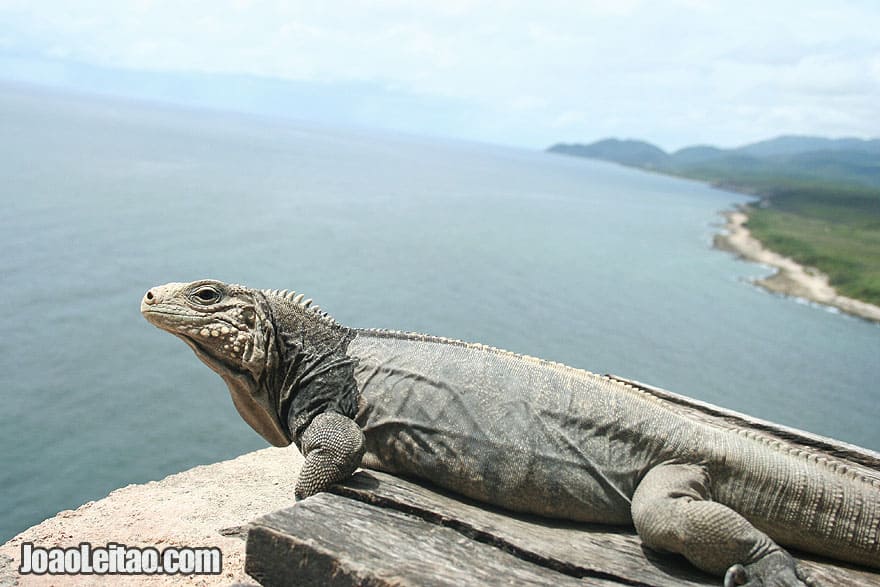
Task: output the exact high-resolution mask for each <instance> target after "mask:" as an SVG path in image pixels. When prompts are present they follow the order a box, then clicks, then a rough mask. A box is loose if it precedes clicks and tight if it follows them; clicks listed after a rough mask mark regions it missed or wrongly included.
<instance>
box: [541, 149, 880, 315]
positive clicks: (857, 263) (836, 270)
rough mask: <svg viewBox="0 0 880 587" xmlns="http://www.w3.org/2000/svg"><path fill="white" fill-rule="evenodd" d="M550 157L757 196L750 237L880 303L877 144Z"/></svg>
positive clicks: (584, 151)
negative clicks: (597, 162)
mask: <svg viewBox="0 0 880 587" xmlns="http://www.w3.org/2000/svg"><path fill="white" fill-rule="evenodd" d="M628 147H633V149H632V150H631V151H627V148H628ZM549 151H551V152H554V153H561V154H567V155H576V156H581V157H590V158H595V159H602V160H605V161H614V162H616V163H621V164H623V165H628V166H631V167H637V168H641V169H649V170H651V171H657V172H661V173H666V174H669V175H676V176H680V177H687V178H690V179H698V180H703V181H707V182H710V183H712V184H714V185H717V186H719V187H723V188H728V189H734V190H738V191H743V192H746V193H751V194H755V195H757V196H759V197H760V198H761V201H760V202H759V203H758V204H757V205H753V206H751V208H750V210H749V222H748V226H749V229H750V230H751V231H752V233H753V234H754V235H755V237H757V238H758V239H759V240H761V242H763V243H764V244H765V245H766V246H767V247H768V248H770V249H772V250H774V251H777V252H779V253H782V254H784V255H787V256H789V257H792V258H793V259H795V260H796V261H798V262H799V263H801V264H804V265H808V266H812V267H817V268H818V269H820V270H821V271H823V272H825V273H827V274H828V275H829V277H830V278H831V283H832V284H833V285H834V286H835V287H836V288H837V289H838V291H840V292H841V293H842V294H844V295H846V296H850V297H854V298H858V299H861V300H864V301H868V302H871V303H874V304H877V305H880V140H872V141H862V140H860V139H838V140H832V139H824V138H820V137H779V138H778V139H771V140H769V141H762V142H760V143H755V144H754V145H746V146H744V147H740V148H738V149H718V148H715V147H709V146H697V147H688V148H685V149H682V150H680V151H677V152H675V153H671V154H670V153H666V152H665V151H662V150H661V149H659V148H658V147H655V146H654V145H651V144H650V143H645V142H642V141H613V140H605V141H600V142H599V143H594V144H592V145H555V146H553V147H551V148H550V149H549Z"/></svg>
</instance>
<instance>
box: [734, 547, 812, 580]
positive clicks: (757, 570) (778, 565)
mask: <svg viewBox="0 0 880 587" xmlns="http://www.w3.org/2000/svg"><path fill="white" fill-rule="evenodd" d="M806 585H807V583H806V582H805V581H804V580H803V578H802V573H801V572H800V571H799V569H798V568H797V565H796V564H795V562H794V559H793V558H791V555H789V554H788V553H786V552H783V551H776V552H772V553H770V554H768V555H766V556H763V557H761V558H759V559H758V560H756V561H755V562H753V563H750V564H748V565H739V564H737V565H733V566H732V567H730V568H729V569H727V573H725V574H724V587H739V586H744V587H806Z"/></svg>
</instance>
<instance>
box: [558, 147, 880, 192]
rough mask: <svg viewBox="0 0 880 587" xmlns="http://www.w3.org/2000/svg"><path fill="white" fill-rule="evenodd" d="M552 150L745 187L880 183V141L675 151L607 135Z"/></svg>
mask: <svg viewBox="0 0 880 587" xmlns="http://www.w3.org/2000/svg"><path fill="white" fill-rule="evenodd" d="M548 151H550V152H552V153H561V154H565V155H574V156H578V157H589V158H592V159H601V160H603V161H611V162H614V163H620V164H622V165H628V166H631V167H639V168H643V169H650V170H655V171H661V172H665V173H670V174H673V175H683V176H685V177H693V178H696V179H704V180H708V181H713V182H716V183H724V184H727V185H740V186H742V187H745V186H746V184H749V185H754V184H756V183H757V184H765V183H767V181H766V180H768V179H778V178H785V179H787V180H792V179H802V180H809V181H825V182H829V183H840V182H842V183H851V184H858V185H862V186H869V187H875V188H876V187H880V139H873V140H863V139H856V138H844V139H826V138H822V137H808V136H782V137H777V138H775V139H769V140H766V141H760V142H758V143H753V144H750V145H745V146H742V147H738V148H735V149H720V148H718V147H713V146H709V145H698V146H693V147H686V148H684V149H680V150H678V151H676V152H674V153H672V154H669V153H667V152H666V151H664V150H663V149H661V148H659V147H657V146H655V145H652V144H651V143H647V142H644V141H637V140H623V141H622V140H618V139H605V140H601V141H598V142H595V143H591V144H589V145H581V144H557V145H553V146H552V147H550V148H549V149H548Z"/></svg>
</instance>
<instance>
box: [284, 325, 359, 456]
mask: <svg viewBox="0 0 880 587" xmlns="http://www.w3.org/2000/svg"><path fill="white" fill-rule="evenodd" d="M322 326H324V328H320V327H318V328H317V329H316V330H314V331H313V332H312V333H308V334H312V335H314V336H308V335H306V336H302V335H299V336H298V335H293V334H288V333H289V332H299V333H301V332H302V330H289V329H286V328H276V332H278V334H277V336H276V342H275V344H276V348H278V349H279V355H280V357H281V364H280V365H279V366H278V368H277V369H275V370H274V372H273V376H272V380H271V381H270V385H272V387H273V388H274V389H276V390H278V392H277V393H278V395H277V397H278V417H279V419H280V421H281V422H285V423H286V424H287V427H288V432H289V435H290V439H291V440H292V441H293V442H294V443H295V444H296V445H297V447H300V438H301V437H302V434H303V432H304V431H305V429H306V428H307V427H308V425H309V424H310V423H311V422H312V419H313V418H314V417H315V416H317V415H318V414H320V413H323V412H328V411H330V412H337V413H339V414H342V415H344V416H348V417H351V418H353V417H354V415H355V413H356V412H357V401H358V388H357V383H356V382H355V379H354V367H355V359H353V358H351V357H349V356H348V355H347V350H348V344H349V343H350V342H351V340H352V338H354V333H353V332H352V330H351V329H349V328H346V327H343V326H341V325H339V324H332V325H322ZM318 329H320V332H318V331H317V330H318Z"/></svg>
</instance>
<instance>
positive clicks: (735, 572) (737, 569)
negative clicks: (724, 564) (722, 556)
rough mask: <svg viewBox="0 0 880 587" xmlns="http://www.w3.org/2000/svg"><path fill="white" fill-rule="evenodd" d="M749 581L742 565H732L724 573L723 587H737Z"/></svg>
mask: <svg viewBox="0 0 880 587" xmlns="http://www.w3.org/2000/svg"><path fill="white" fill-rule="evenodd" d="M748 580H749V577H748V574H747V573H746V568H745V567H744V566H742V565H733V566H732V567H730V568H729V569H727V572H726V573H724V587H737V586H738V585H744V584H745V582H746V581H748Z"/></svg>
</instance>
